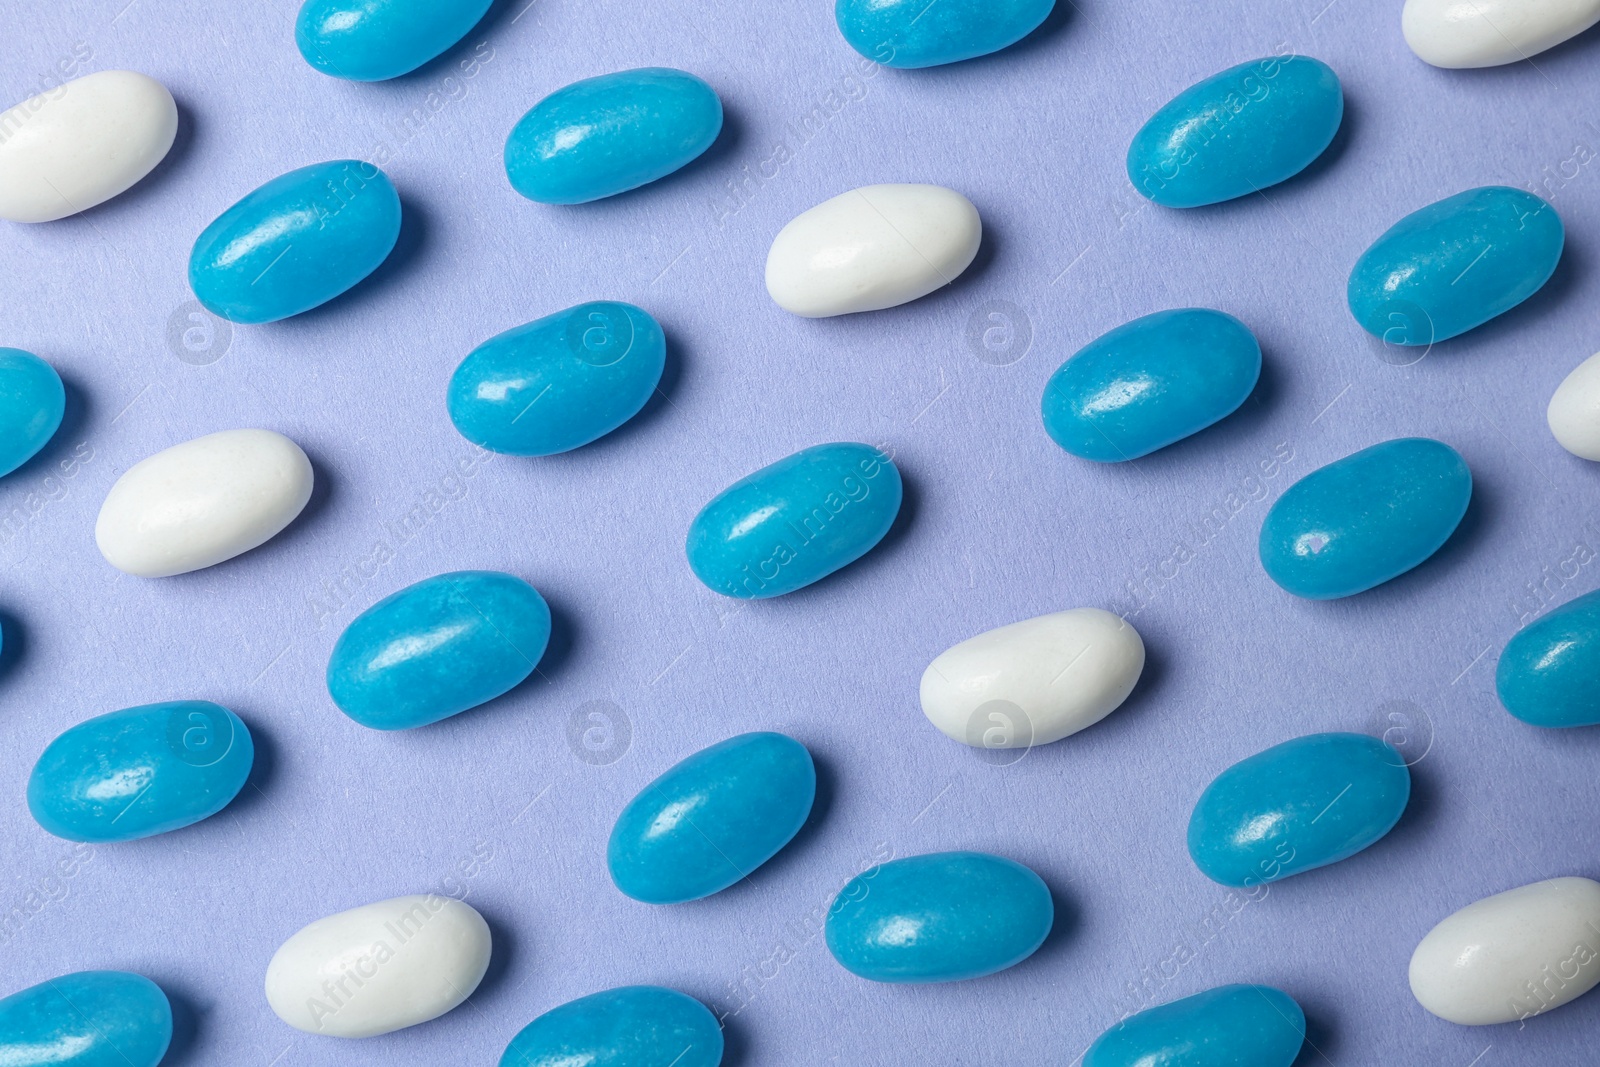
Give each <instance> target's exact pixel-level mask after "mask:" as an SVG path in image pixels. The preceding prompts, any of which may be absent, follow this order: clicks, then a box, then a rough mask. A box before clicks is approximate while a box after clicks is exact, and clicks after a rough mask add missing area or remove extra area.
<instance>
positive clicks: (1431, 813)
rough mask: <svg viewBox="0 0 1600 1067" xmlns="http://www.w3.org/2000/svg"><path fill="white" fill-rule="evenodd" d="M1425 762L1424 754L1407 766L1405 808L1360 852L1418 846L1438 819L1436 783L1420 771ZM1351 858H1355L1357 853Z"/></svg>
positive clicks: (1426, 771)
mask: <svg viewBox="0 0 1600 1067" xmlns="http://www.w3.org/2000/svg"><path fill="white" fill-rule="evenodd" d="M1426 762H1427V757H1426V756H1424V757H1423V758H1422V759H1421V760H1418V761H1417V764H1416V765H1414V766H1412V767H1411V768H1410V771H1411V796H1410V798H1409V799H1408V800H1407V801H1406V807H1405V810H1404V811H1402V812H1401V813H1400V819H1399V821H1398V822H1396V823H1395V824H1394V828H1393V829H1391V830H1390V831H1389V832H1388V833H1386V834H1384V835H1383V836H1382V837H1380V838H1379V839H1378V840H1376V841H1374V842H1373V843H1372V844H1371V845H1369V846H1368V847H1367V848H1365V849H1363V850H1362V851H1363V852H1376V853H1379V854H1382V853H1384V852H1387V851H1389V850H1391V849H1395V848H1399V849H1411V848H1417V847H1419V842H1421V841H1423V840H1425V839H1426V837H1427V835H1428V834H1429V833H1431V832H1432V830H1433V828H1434V827H1435V825H1436V824H1437V823H1438V821H1439V812H1440V804H1439V799H1440V796H1439V784H1438V782H1437V781H1436V780H1435V778H1434V776H1433V772H1432V771H1431V770H1419V768H1420V767H1421V766H1422V764H1424V763H1426ZM1360 854H1361V853H1357V854H1356V855H1357V856H1359V855H1360ZM1350 858H1351V859H1355V858H1356V856H1352V857H1350Z"/></svg>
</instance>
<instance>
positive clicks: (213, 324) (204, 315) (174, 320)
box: [167, 300, 233, 367]
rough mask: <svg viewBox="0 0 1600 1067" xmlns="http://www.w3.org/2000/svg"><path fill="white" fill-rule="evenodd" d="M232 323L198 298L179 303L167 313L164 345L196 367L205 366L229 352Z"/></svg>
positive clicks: (231, 342)
mask: <svg viewBox="0 0 1600 1067" xmlns="http://www.w3.org/2000/svg"><path fill="white" fill-rule="evenodd" d="M232 344H233V323H231V322H229V321H228V320H227V319H224V318H221V317H220V316H217V315H213V314H211V312H209V311H207V310H206V309H205V307H204V305H202V304H201V303H200V301H198V300H191V301H189V302H188V303H186V304H180V305H179V306H178V307H176V308H174V309H173V310H172V314H171V315H169V316H167V348H169V349H171V351H172V354H173V355H175V356H177V357H178V358H179V359H181V360H183V361H184V362H185V363H188V364H190V365H192V366H195V367H205V366H209V365H210V364H212V363H215V362H216V361H217V360H219V359H221V358H222V357H223V356H225V355H227V354H228V349H229V347H230V346H232Z"/></svg>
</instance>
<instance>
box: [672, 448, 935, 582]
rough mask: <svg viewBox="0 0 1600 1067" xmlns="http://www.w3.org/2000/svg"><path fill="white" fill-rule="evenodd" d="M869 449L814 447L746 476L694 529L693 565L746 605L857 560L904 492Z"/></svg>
mask: <svg viewBox="0 0 1600 1067" xmlns="http://www.w3.org/2000/svg"><path fill="white" fill-rule="evenodd" d="M903 491H904V490H903V487H902V485H901V483H900V471H899V470H898V469H897V468H896V467H895V465H894V461H893V460H891V459H890V458H889V457H888V456H887V455H885V454H884V453H882V452H879V451H878V450H877V449H876V448H873V447H872V446H870V445H859V444H849V443H845V444H830V445H813V446H811V447H810V448H806V449H802V450H801V451H799V452H796V453H795V454H794V455H792V456H786V457H785V458H783V459H780V460H778V462H776V463H772V464H769V465H767V466H765V467H762V468H761V469H760V470H758V471H756V472H755V473H754V474H751V475H748V476H747V477H744V478H741V479H740V480H739V481H737V482H734V483H733V484H732V485H730V486H729V487H728V488H726V489H724V490H723V491H722V492H721V493H718V494H717V495H716V496H715V497H713V498H712V500H711V502H710V503H709V504H707V505H706V506H705V507H704V508H702V509H700V514H698V515H696V516H695V518H694V522H693V523H691V524H690V526H689V537H688V542H687V545H686V551H687V553H688V556H689V567H690V568H691V569H692V570H693V571H694V573H695V577H697V578H699V579H700V580H701V581H702V582H704V583H705V585H706V587H707V588H708V589H711V590H712V591H714V592H718V593H721V594H722V595H723V596H731V597H738V598H740V599H742V600H761V599H764V598H766V597H774V596H782V595H783V594H784V593H792V592H794V591H795V590H796V589H801V588H804V587H805V586H808V585H810V584H811V583H812V582H815V581H817V580H819V579H821V578H825V577H827V576H828V575H830V574H832V573H833V572H834V571H836V570H838V569H839V568H840V567H843V566H845V565H846V564H849V563H853V562H854V561H855V560H857V559H860V558H861V557H862V556H864V555H866V554H867V552H869V551H871V549H872V547H873V546H874V545H876V544H877V543H878V542H879V541H881V540H883V535H884V534H886V533H888V532H889V527H890V526H893V525H894V519H895V516H896V515H898V514H899V513H900V499H901V495H902V493H903Z"/></svg>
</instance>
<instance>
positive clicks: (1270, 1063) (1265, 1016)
mask: <svg viewBox="0 0 1600 1067" xmlns="http://www.w3.org/2000/svg"><path fill="white" fill-rule="evenodd" d="M1305 1039H1306V1016H1305V1012H1303V1011H1301V1010H1300V1005H1298V1004H1296V1003H1295V1001H1294V998H1293V997H1291V996H1289V994H1287V993H1284V992H1282V991H1281V990H1277V989H1274V988H1272V987H1271V986H1265V985H1225V986H1218V987H1216V988H1215V989H1208V990H1206V991H1205V992H1204V993H1196V994H1195V995H1194V996H1192V997H1184V998H1183V999H1182V1000H1174V1001H1172V1002H1171V1003H1170V1004H1162V1005H1160V1006H1159V1007H1155V1008H1150V1009H1148V1010H1146V1011H1141V1012H1139V1013H1138V1014H1137V1015H1133V1016H1130V1017H1128V1018H1126V1019H1124V1020H1123V1021H1122V1022H1120V1023H1118V1024H1117V1025H1116V1026H1113V1027H1112V1028H1111V1029H1109V1030H1107V1031H1106V1032H1105V1033H1103V1034H1101V1035H1100V1036H1099V1038H1097V1039H1096V1040H1095V1043H1094V1044H1093V1045H1090V1046H1089V1051H1088V1052H1086V1053H1085V1054H1084V1057H1083V1067H1290V1065H1291V1064H1293V1063H1294V1061H1295V1057H1296V1056H1298V1055H1300V1047H1301V1046H1302V1045H1303V1044H1305Z"/></svg>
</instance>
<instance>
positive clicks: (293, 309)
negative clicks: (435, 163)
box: [189, 159, 400, 323]
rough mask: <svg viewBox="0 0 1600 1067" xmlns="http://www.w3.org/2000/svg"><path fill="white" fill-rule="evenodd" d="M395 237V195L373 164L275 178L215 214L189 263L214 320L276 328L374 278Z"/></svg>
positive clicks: (341, 163)
mask: <svg viewBox="0 0 1600 1067" xmlns="http://www.w3.org/2000/svg"><path fill="white" fill-rule="evenodd" d="M399 236H400V195H399V194H398V193H396V192H395V189H394V184H393V183H392V182H390V181H389V176H388V175H386V174H384V173H383V171H381V170H379V169H378V168H377V167H374V166H373V165H372V164H371V163H361V162H358V161H356V160H353V159H340V160H335V161H333V162H331V163H315V164H312V165H311V166H309V167H301V168H300V169H299V170H291V171H290V172H289V173H287V174H282V175H279V176H278V177H276V178H274V179H272V180H271V181H270V182H268V183H267V184H265V185H263V186H262V187H261V188H259V189H257V190H256V191H255V192H253V193H251V194H249V195H248V196H246V197H245V198H244V199H243V200H240V201H239V202H238V203H237V204H234V205H233V206H232V207H230V208H229V209H228V210H226V211H224V212H223V213H222V214H221V215H218V216H217V218H216V220H215V221H213V222H212V223H211V225H209V226H207V227H206V228H205V229H204V230H203V231H201V233H200V236H199V238H197V239H196V240H195V243H194V251H193V252H191V253H190V255H189V287H190V288H191V289H193V290H194V295H195V296H197V297H199V298H200V303H202V304H204V305H205V306H206V308H207V309H208V310H210V311H211V312H212V313H213V314H216V315H221V316H222V317H223V318H225V319H231V320H233V321H234V322H247V323H255V322H274V321H276V320H278V319H286V318H288V317H289V316H290V315H298V314H300V313H301V312H302V311H309V310H311V309H312V308H314V307H316V306H317V305H318V304H325V303H327V302H328V301H329V300H332V299H333V298H334V297H336V296H338V295H339V294H340V293H342V292H344V291H345V290H346V289H349V288H350V287H351V286H353V285H355V284H356V283H357V282H359V281H360V280H361V279H363V278H365V277H366V276H367V275H369V274H371V273H372V272H373V271H374V270H376V269H377V267H378V264H380V263H382V262H383V261H384V259H385V258H387V257H388V255H389V251H390V250H391V249H392V248H394V243H395V240H396V239H397V238H398V237H399Z"/></svg>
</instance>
